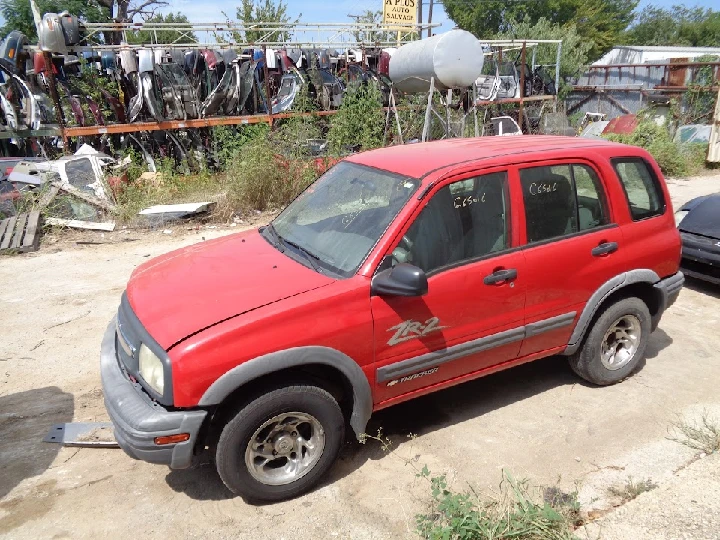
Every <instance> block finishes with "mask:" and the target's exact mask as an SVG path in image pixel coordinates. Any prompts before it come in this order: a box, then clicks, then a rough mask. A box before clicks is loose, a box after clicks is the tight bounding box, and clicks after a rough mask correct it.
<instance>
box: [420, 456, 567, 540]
mask: <svg viewBox="0 0 720 540" xmlns="http://www.w3.org/2000/svg"><path fill="white" fill-rule="evenodd" d="M419 476H421V477H424V478H428V479H429V480H430V484H431V490H432V503H431V509H430V511H429V512H428V513H426V514H420V515H418V516H416V520H417V530H418V532H419V533H420V535H421V536H423V537H424V538H428V539H432V540H440V539H445V538H448V539H449V538H458V539H488V540H491V539H492V540H495V539H498V540H504V539H510V538H513V539H527V540H530V539H541V538H542V539H547V540H565V539H568V540H569V539H571V538H573V534H572V529H573V526H574V525H576V524H578V523H581V520H579V505H578V502H577V494H570V495H568V494H564V495H563V496H562V497H552V498H549V499H548V498H546V497H540V496H539V493H540V492H541V490H538V489H533V488H532V487H531V485H530V483H529V481H528V480H515V479H514V478H513V477H512V475H511V474H510V473H509V472H507V471H503V480H502V482H501V484H500V490H499V494H498V495H497V496H496V497H494V498H481V497H480V496H479V495H478V494H477V493H476V492H475V491H474V490H472V489H471V490H470V491H469V492H456V491H453V490H451V489H450V488H449V487H448V484H447V481H446V478H445V475H441V476H430V472H429V471H428V470H427V467H426V468H424V469H423V470H422V471H421V472H420V474H419ZM556 494H557V493H556Z"/></svg>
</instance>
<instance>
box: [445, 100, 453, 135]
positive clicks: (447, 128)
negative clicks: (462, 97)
mask: <svg viewBox="0 0 720 540" xmlns="http://www.w3.org/2000/svg"><path fill="white" fill-rule="evenodd" d="M452 94H453V91H452V88H448V91H447V95H446V97H445V138H446V139H449V138H450V103H451V102H452Z"/></svg>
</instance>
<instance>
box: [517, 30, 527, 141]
mask: <svg viewBox="0 0 720 540" xmlns="http://www.w3.org/2000/svg"><path fill="white" fill-rule="evenodd" d="M526 56H527V48H526V46H525V42H524V41H523V44H522V50H521V51H520V111H519V114H520V116H519V117H518V120H520V121H519V122H518V124H519V125H520V129H521V130H522V124H523V114H524V113H525V66H526V61H527V58H526Z"/></svg>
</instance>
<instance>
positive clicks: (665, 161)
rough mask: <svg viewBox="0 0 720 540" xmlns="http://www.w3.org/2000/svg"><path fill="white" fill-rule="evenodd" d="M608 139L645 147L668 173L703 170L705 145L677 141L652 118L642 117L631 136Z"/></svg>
mask: <svg viewBox="0 0 720 540" xmlns="http://www.w3.org/2000/svg"><path fill="white" fill-rule="evenodd" d="M605 138H607V139H608V140H611V141H615V142H620V143H623V144H631V145H633V146H640V147H641V148H645V149H646V150H647V151H648V152H650V154H651V155H652V156H653V157H654V158H655V161H657V163H658V165H659V166H660V169H661V170H662V171H663V173H665V174H666V175H668V176H683V175H687V174H692V173H694V172H697V171H698V170H699V169H701V168H702V166H703V165H704V162H705V154H704V153H703V150H702V149H703V146H704V145H697V144H679V143H676V142H674V141H673V140H672V139H671V138H670V133H669V132H668V130H667V128H666V127H665V126H660V125H658V124H657V123H656V122H655V121H653V120H652V119H643V120H641V121H640V123H639V124H638V126H637V128H635V131H633V132H632V133H631V134H629V135H627V134H616V133H611V134H609V135H606V136H605ZM705 148H707V147H705Z"/></svg>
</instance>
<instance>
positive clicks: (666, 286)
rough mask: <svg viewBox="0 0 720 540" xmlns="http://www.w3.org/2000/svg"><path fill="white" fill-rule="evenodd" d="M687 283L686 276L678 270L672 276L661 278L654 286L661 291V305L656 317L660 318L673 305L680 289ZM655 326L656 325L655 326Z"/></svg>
mask: <svg viewBox="0 0 720 540" xmlns="http://www.w3.org/2000/svg"><path fill="white" fill-rule="evenodd" d="M684 284H685V276H684V275H683V273H682V272H677V273H675V274H673V275H672V276H669V277H666V278H665V279H661V280H660V281H658V282H657V283H656V284H655V285H654V286H655V289H657V290H658V291H659V292H660V297H661V305H660V309H658V313H657V315H656V317H657V318H658V320H659V319H660V316H661V315H662V314H663V312H664V311H665V310H666V309H667V308H669V307H670V306H672V305H673V304H674V303H675V300H677V298H678V296H679V295H680V289H682V287H683V285H684ZM653 328H654V327H653Z"/></svg>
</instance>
